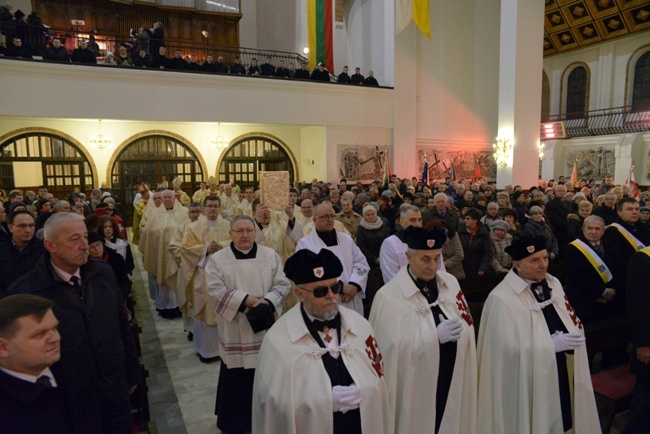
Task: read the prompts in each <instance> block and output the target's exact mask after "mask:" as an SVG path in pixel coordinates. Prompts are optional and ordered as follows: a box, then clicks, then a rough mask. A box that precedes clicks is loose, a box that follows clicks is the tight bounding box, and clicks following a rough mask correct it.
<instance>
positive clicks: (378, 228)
mask: <svg viewBox="0 0 650 434" xmlns="http://www.w3.org/2000/svg"><path fill="white" fill-rule="evenodd" d="M389 235H390V227H389V225H388V221H387V220H386V219H384V218H381V217H380V216H379V215H378V214H377V208H375V207H374V206H373V205H370V204H368V205H366V206H364V207H363V218H362V219H361V222H360V223H359V227H358V228H357V240H356V243H357V246H359V250H361V253H363V256H365V257H366V260H367V261H368V265H370V272H369V273H368V284H367V285H366V303H367V304H368V306H371V305H372V298H373V297H374V295H375V293H376V292H377V290H379V288H381V287H382V286H383V284H384V281H383V280H382V277H381V269H380V268H379V250H380V249H381V243H382V242H384V240H385V239H386V238H388V236H389Z"/></svg>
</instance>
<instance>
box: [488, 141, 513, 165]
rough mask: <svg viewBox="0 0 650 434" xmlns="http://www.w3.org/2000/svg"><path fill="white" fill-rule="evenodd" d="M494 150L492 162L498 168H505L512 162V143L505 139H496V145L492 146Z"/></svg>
mask: <svg viewBox="0 0 650 434" xmlns="http://www.w3.org/2000/svg"><path fill="white" fill-rule="evenodd" d="M492 148H493V149H494V154H493V156H494V160H495V161H496V163H497V165H498V166H499V167H506V166H508V165H509V164H511V163H510V161H511V160H512V158H511V157H512V142H511V141H510V139H508V138H507V137H497V140H496V143H495V144H493V145H492Z"/></svg>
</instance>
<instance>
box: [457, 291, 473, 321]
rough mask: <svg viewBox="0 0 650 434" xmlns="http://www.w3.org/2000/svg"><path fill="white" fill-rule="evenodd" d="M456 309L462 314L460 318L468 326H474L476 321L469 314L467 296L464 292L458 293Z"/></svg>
mask: <svg viewBox="0 0 650 434" xmlns="http://www.w3.org/2000/svg"><path fill="white" fill-rule="evenodd" d="M456 307H457V308H458V311H459V312H460V317H461V318H462V319H464V320H465V322H466V323H467V325H468V326H470V327H471V326H473V325H474V320H473V319H472V314H471V313H470V312H469V306H467V302H466V301H465V296H464V295H463V292H462V291H458V295H456Z"/></svg>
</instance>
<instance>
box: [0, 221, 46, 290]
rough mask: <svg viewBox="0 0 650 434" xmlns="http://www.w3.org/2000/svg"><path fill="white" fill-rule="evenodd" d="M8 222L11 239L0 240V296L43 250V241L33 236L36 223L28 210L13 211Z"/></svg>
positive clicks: (36, 259) (31, 266)
mask: <svg viewBox="0 0 650 434" xmlns="http://www.w3.org/2000/svg"><path fill="white" fill-rule="evenodd" d="M3 211H4V210H3ZM8 223H9V231H10V232H11V239H10V240H8V241H6V242H0V297H1V296H2V294H3V293H4V291H5V290H6V289H7V288H8V287H9V285H11V284H12V283H13V282H14V281H16V280H17V279H18V278H20V277H21V276H23V275H24V274H26V273H28V272H29V271H30V270H31V269H32V268H34V266H35V265H36V263H37V262H38V260H39V259H40V258H41V255H42V254H43V252H44V249H43V241H41V240H39V239H38V238H36V237H35V236H34V234H35V228H36V223H35V221H34V217H33V216H32V215H31V214H30V213H29V212H28V211H14V212H13V213H11V214H10V215H9V219H8Z"/></svg>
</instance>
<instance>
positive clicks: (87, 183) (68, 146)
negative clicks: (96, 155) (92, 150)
mask: <svg viewBox="0 0 650 434" xmlns="http://www.w3.org/2000/svg"><path fill="white" fill-rule="evenodd" d="M10 134H11V133H10ZM10 134H8V135H6V136H9V135H10ZM6 136H5V137H6ZM1 139H2V138H0V140H1ZM75 142H76V141H75V140H74V139H73V138H72V137H70V136H67V135H65V134H63V133H60V132H56V131H54V130H52V131H48V130H38V129H36V128H34V129H27V130H23V132H22V133H21V134H18V135H14V136H13V137H10V138H9V139H7V140H4V141H2V143H0V186H2V188H3V189H5V191H7V192H9V190H11V189H14V188H20V189H22V190H23V191H25V190H32V191H38V187H40V186H41V185H44V186H45V187H47V189H48V191H49V192H50V193H52V194H53V195H54V197H56V198H59V199H66V198H67V196H68V195H69V194H70V193H72V191H73V190H74V189H75V188H78V189H79V191H81V192H83V193H85V194H86V196H87V197H90V196H89V194H90V192H91V191H92V189H93V188H95V185H96V184H95V176H94V173H93V170H92V167H93V166H94V164H93V163H92V162H91V161H90V160H89V159H88V157H87V156H86V154H85V153H84V152H83V151H82V149H81V147H80V145H79V143H78V142H77V143H75Z"/></svg>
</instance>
